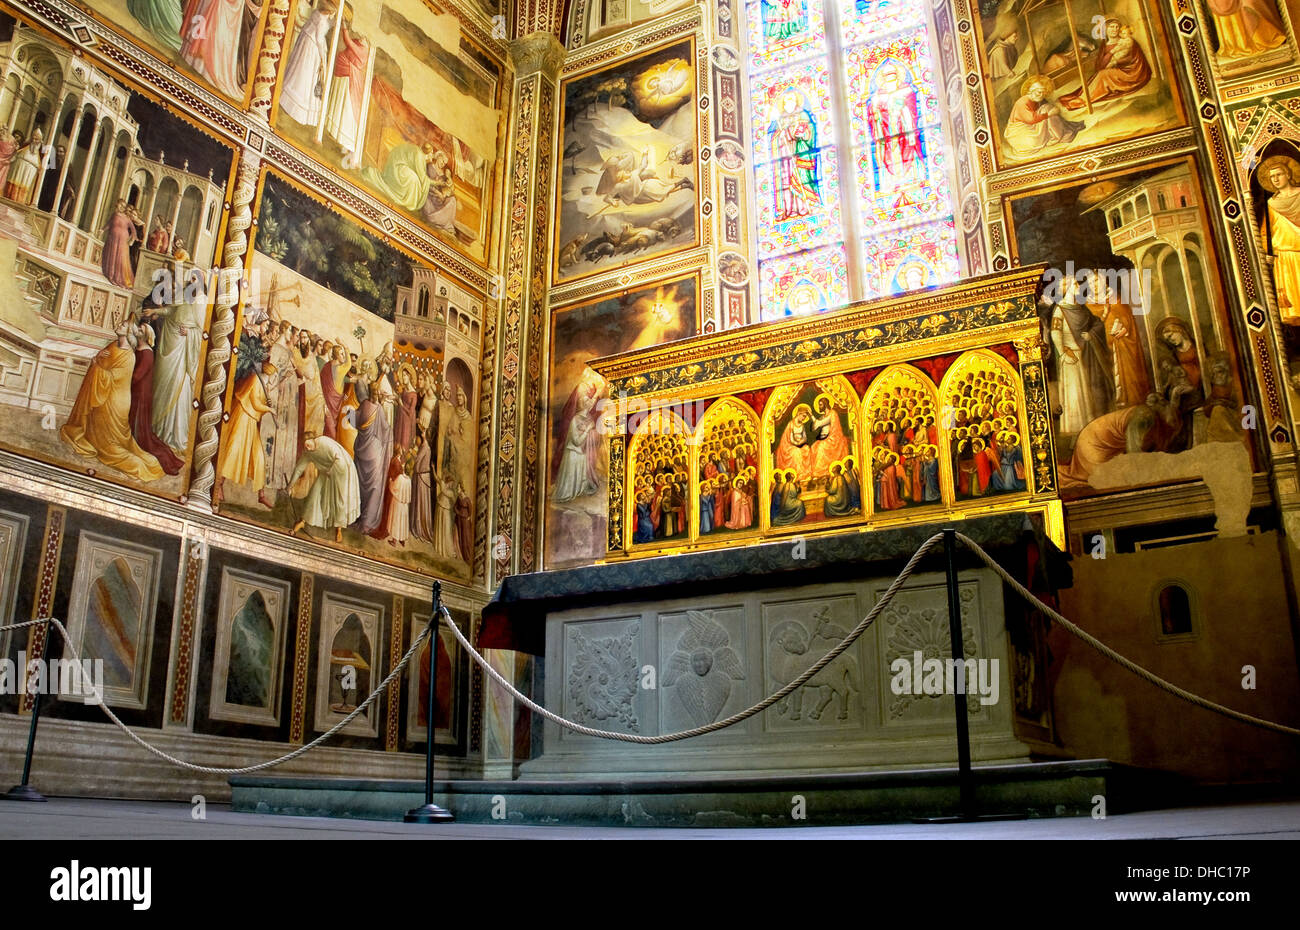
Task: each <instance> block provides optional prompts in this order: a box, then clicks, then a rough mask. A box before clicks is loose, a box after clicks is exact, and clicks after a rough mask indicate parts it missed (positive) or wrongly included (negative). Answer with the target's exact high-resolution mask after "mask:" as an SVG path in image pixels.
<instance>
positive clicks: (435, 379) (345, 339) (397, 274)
mask: <svg viewBox="0 0 1300 930" xmlns="http://www.w3.org/2000/svg"><path fill="white" fill-rule="evenodd" d="M258 226H259V228H258V236H257V241H256V243H255V249H254V253H253V256H252V259H251V262H250V266H249V279H250V282H251V291H252V299H251V300H249V301H248V302H246V303H245V306H244V313H243V319H242V321H241V324H242V325H241V327H240V335H239V349H238V352H237V354H236V359H235V365H234V378H233V384H234V389H233V394H232V397H231V401H230V405H229V411H230V424H231V425H230V428H229V429H228V430H227V431H226V436H225V442H224V446H223V449H222V452H221V456H220V459H219V462H218V467H217V472H218V480H219V482H220V483H219V490H218V498H219V500H220V502H221V506H222V508H223V510H225V511H226V512H230V513H233V514H238V515H240V516H242V517H245V518H251V519H254V520H257V521H259V522H264V523H268V524H270V525H273V526H277V527H280V528H283V529H288V530H290V531H291V532H293V533H295V534H306V535H307V536H309V537H311V538H317V539H320V540H323V541H325V542H332V543H335V544H343V545H346V546H348V547H351V548H354V549H357V550H359V551H362V552H365V553H367V554H370V555H375V556H379V557H382V558H386V559H390V560H395V561H399V562H402V563H405V564H408V565H437V566H439V567H440V569H441V570H443V571H447V572H451V573H454V574H460V575H463V574H465V573H466V572H467V571H468V567H469V562H470V559H471V556H472V550H473V536H474V530H473V527H474V522H473V521H474V518H473V510H474V503H473V497H474V494H473V491H474V477H475V457H476V454H477V431H476V429H475V426H474V424H475V422H476V421H475V420H474V410H475V406H476V399H477V397H478V392H477V388H476V383H477V379H476V378H475V375H474V372H475V371H476V370H477V367H478V343H477V341H475V337H476V336H477V334H478V332H479V330H480V328H481V319H480V317H481V313H482V309H481V305H480V304H478V303H477V302H472V301H471V300H470V299H469V297H468V295H467V294H465V293H464V292H463V291H461V290H460V289H459V288H456V287H455V286H454V285H450V284H449V283H448V282H447V281H445V280H442V279H440V278H439V276H438V275H437V274H436V273H435V272H434V271H433V270H432V269H429V268H426V267H423V266H421V265H419V264H418V263H416V262H414V261H412V260H411V259H410V258H409V257H408V256H406V255H405V254H403V253H400V252H398V251H397V250H395V249H393V248H392V247H391V246H386V245H384V244H383V243H381V242H380V241H379V240H378V239H376V238H375V237H374V236H373V235H371V234H369V233H366V232H364V231H362V230H361V229H360V228H358V227H357V226H356V224H355V223H353V222H352V221H350V220H347V219H344V218H343V217H340V216H339V215H337V214H335V213H333V212H331V211H330V210H329V209H328V208H326V207H325V206H323V205H321V204H320V203H318V202H317V201H315V200H313V199H312V198H311V197H309V196H307V195H306V194H303V193H301V192H299V191H298V190H296V189H294V188H292V187H291V186H289V185H287V184H285V183H284V182H283V181H281V180H280V179H279V178H278V177H276V176H274V175H271V176H269V177H268V178H267V180H266V182H265V186H264V188H263V195H262V201H261V211H260V215H259V223H258Z"/></svg>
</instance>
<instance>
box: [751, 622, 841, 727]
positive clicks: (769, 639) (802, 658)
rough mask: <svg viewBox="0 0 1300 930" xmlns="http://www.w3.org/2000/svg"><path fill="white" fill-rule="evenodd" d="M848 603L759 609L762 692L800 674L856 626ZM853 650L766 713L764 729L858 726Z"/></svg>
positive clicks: (779, 685)
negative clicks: (764, 675)
mask: <svg viewBox="0 0 1300 930" xmlns="http://www.w3.org/2000/svg"><path fill="white" fill-rule="evenodd" d="M858 620H859V617H858V616H857V605H856V601H855V599H854V598H853V597H836V598H816V599H812V600H801V601H785V602H778V603H770V604H764V605H763V661H764V664H765V666H766V670H767V682H768V688H767V689H766V691H767V692H771V691H775V690H777V689H778V688H780V687H781V686H782V685H786V684H788V683H790V682H791V681H793V680H794V679H796V678H798V677H799V675H801V674H803V672H804V671H805V670H807V669H808V668H809V667H810V666H811V665H813V663H815V662H816V661H817V660H818V659H820V658H821V657H822V656H824V655H825V654H826V653H827V652H829V651H830V650H831V649H832V648H833V647H834V646H835V645H836V644H838V643H839V642H840V641H841V640H842V639H844V637H845V636H847V635H848V633H849V630H851V629H852V628H853V627H854V626H856V625H857V622H858ZM857 652H858V645H857V644H856V643H855V644H854V646H852V647H850V649H849V650H848V651H847V652H846V653H845V654H843V655H841V656H839V657H838V658H837V659H836V660H835V661H834V662H832V663H831V664H830V665H828V666H826V668H824V669H822V670H821V671H819V672H818V673H817V674H816V675H814V676H813V677H812V678H811V679H810V680H809V681H808V683H807V684H806V685H804V686H803V687H802V688H800V689H798V690H797V691H795V692H794V693H793V694H790V695H788V696H787V697H785V698H783V699H782V700H781V701H779V702H777V703H776V704H775V705H774V706H773V707H772V708H771V709H769V710H768V711H767V717H766V725H767V728H768V729H781V730H790V729H811V728H816V727H821V728H826V727H835V726H860V725H861V724H862V716H863V714H862V672H861V664H860V662H859V659H858V656H857V654H856V653H857Z"/></svg>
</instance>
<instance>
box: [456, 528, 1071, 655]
mask: <svg viewBox="0 0 1300 930" xmlns="http://www.w3.org/2000/svg"><path fill="white" fill-rule="evenodd" d="M948 526H951V527H954V528H955V529H957V531H958V532H960V533H963V534H964V535H966V536H969V537H970V538H971V539H973V540H975V542H977V543H979V544H980V546H982V547H983V548H984V549H986V550H987V551H988V552H989V554H990V555H992V556H993V557H994V558H995V559H996V560H997V561H998V563H999V564H1000V565H1002V566H1003V567H1004V568H1006V569H1007V570H1008V571H1009V572H1011V574H1012V575H1013V576H1015V577H1016V578H1017V579H1018V580H1019V581H1021V582H1022V583H1023V584H1026V585H1028V586H1029V587H1030V588H1031V590H1035V591H1039V590H1042V591H1045V592H1047V591H1052V590H1054V589H1059V588H1065V587H1069V586H1070V583H1071V572H1070V567H1069V565H1068V559H1069V556H1068V555H1067V554H1065V553H1062V552H1061V550H1059V549H1058V548H1057V547H1056V546H1055V545H1053V544H1052V542H1051V541H1050V540H1049V539H1048V538H1047V536H1046V535H1045V534H1044V532H1043V527H1042V518H1041V516H1040V515H1038V514H1024V513H1003V514H992V515H989V516H983V517H975V518H971V519H967V520H946V521H941V522H935V523H924V524H917V525H908V526H898V527H891V528H888V529H880V530H862V531H858V532H846V533H841V534H837V535H833V536H821V537H813V538H806V539H801V538H800V537H790V538H788V539H784V540H780V541H769V542H764V543H761V544H755V545H749V546H738V547H735V548H730V549H709V550H704V551H698V552H683V553H679V554H676V555H668V556H659V557H654V558H642V559H624V560H620V561H618V562H608V563H605V564H602V565H591V566H586V567H583V568H570V569H562V570H558V571H547V572H532V573H529V574H523V575H511V576H510V577H508V578H506V579H505V580H504V581H503V582H502V583H501V586H500V587H499V588H498V589H497V591H496V593H495V595H493V597H492V600H490V601H489V602H488V603H487V605H486V606H485V607H484V608H483V626H482V628H481V630H480V632H479V641H478V646H479V648H480V649H512V650H515V651H518V652H528V653H532V654H533V655H543V654H545V651H546V649H545V630H546V617H547V615H548V614H550V613H554V612H556V611H559V610H568V609H570V608H574V607H587V606H593V605H604V604H617V603H633V602H637V601H647V600H659V599H666V598H669V597H674V596H684V595H690V594H721V593H727V592H734V591H744V590H752V589H755V588H759V587H793V586H797V585H803V584H815V583H817V582H828V581H844V580H849V579H857V578H863V577H869V576H877V577H883V576H887V575H893V574H896V573H897V572H898V571H899V570H901V569H902V567H903V565H905V564H906V562H907V560H908V559H910V558H911V557H912V554H913V553H914V552H916V550H917V549H919V548H920V547H921V544H922V543H924V542H925V541H926V540H927V539H929V538H930V537H931V536H933V535H934V534H935V533H938V532H940V531H941V530H943V529H944V527H948ZM800 550H802V551H800ZM977 562H978V560H977V558H976V557H975V555H974V554H973V553H971V552H970V551H969V550H967V549H966V548H965V547H959V548H958V565H959V566H960V567H963V568H968V567H973V566H974V565H975V564H977ZM981 564H982V563H981ZM943 565H944V553H943V547H942V546H941V545H940V546H938V547H936V548H935V549H933V550H931V552H930V553H929V554H927V555H926V557H925V559H924V560H922V562H921V565H920V566H919V567H918V568H919V570H923V571H941V570H942V569H943ZM1035 567H1037V569H1038V570H1035ZM1044 570H1045V573H1044ZM1033 576H1038V577H1033Z"/></svg>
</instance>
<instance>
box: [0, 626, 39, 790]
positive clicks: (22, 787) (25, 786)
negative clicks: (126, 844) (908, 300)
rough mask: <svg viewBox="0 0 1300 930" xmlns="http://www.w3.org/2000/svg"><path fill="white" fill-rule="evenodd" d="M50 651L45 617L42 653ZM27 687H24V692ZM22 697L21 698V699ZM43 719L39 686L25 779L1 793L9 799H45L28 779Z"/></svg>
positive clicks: (33, 711) (24, 765)
mask: <svg viewBox="0 0 1300 930" xmlns="http://www.w3.org/2000/svg"><path fill="white" fill-rule="evenodd" d="M49 651H50V618H49V617H46V618H45V648H44V650H42V655H45V654H46V653H48V652H49ZM22 675H23V676H24V678H26V676H27V670H26V669H23V671H22ZM26 690H27V689H26V688H24V689H23V691H24V693H25V692H26ZM21 700H22V699H21V698H19V701H21ZM20 706H21V705H20ZM40 721H41V689H40V688H37V689H36V693H35V694H34V695H33V696H32V722H31V724H30V725H29V726H28V727H27V755H26V757H24V759H23V780H22V782H21V783H20V784H17V785H14V786H13V787H12V788H10V789H9V791H8V792H6V793H5V794H2V795H0V798H4V799H6V800H9V801H44V800H45V795H43V794H41V793H40V792H39V791H37V790H36V789H35V788H33V787H32V786H31V785H29V784H28V783H27V782H28V779H30V778H31V776H32V752H33V751H34V750H35V749H36V725H37V724H38V723H40Z"/></svg>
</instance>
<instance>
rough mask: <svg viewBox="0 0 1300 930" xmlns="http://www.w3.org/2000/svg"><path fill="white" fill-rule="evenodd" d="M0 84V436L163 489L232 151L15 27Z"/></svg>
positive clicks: (172, 469) (187, 418) (178, 460)
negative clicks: (2, 293) (0, 430)
mask: <svg viewBox="0 0 1300 930" xmlns="http://www.w3.org/2000/svg"><path fill="white" fill-rule="evenodd" d="M0 74H3V78H2V80H3V85H2V87H0V127H2V128H0V153H7V154H0V161H3V162H4V163H5V166H6V167H5V171H4V174H3V177H4V185H3V199H0V225H2V232H3V237H4V240H5V241H4V243H3V248H4V251H5V253H6V256H5V259H6V261H9V262H12V263H13V266H14V268H15V270H16V273H17V274H16V277H14V278H13V279H11V281H10V283H9V284H8V285H7V287H8V294H7V296H6V297H5V299H4V301H3V307H2V308H0V404H2V405H3V408H4V410H5V411H6V413H5V419H6V422H7V424H8V425H9V428H8V429H7V430H6V435H5V439H4V442H5V444H6V445H8V446H10V447H11V448H19V449H23V450H26V451H30V452H33V453H35V454H37V455H40V456H41V457H43V458H49V459H54V460H57V461H61V462H64V463H66V464H70V465H73V466H74V467H76V468H79V469H82V470H93V471H95V472H97V473H102V474H104V475H105V476H106V477H110V478H112V479H115V480H128V481H132V482H136V483H143V484H147V485H149V486H151V487H153V488H156V489H157V490H159V491H161V492H164V493H171V494H173V495H174V494H177V493H179V492H181V491H182V490H183V487H184V484H183V483H184V481H185V479H186V477H187V475H186V474H185V464H186V462H187V460H188V455H189V449H190V438H191V428H192V425H191V420H192V418H193V415H194V405H195V399H196V397H197V396H198V389H199V377H200V371H199V365H200V362H201V359H202V355H203V338H202V337H203V328H204V326H205V325H206V319H207V314H208V303H209V301H210V299H211V296H212V292H213V291H214V290H215V287H214V284H215V282H213V281H212V279H211V269H212V267H213V260H214V258H215V257H216V249H217V242H218V237H219V235H220V231H221V225H222V220H223V200H224V196H225V186H226V183H227V180H228V176H229V172H230V165H231V154H230V151H229V150H228V149H226V148H224V147H223V146H221V145H219V144H218V143H216V142H214V141H212V140H211V139H209V138H208V137H207V136H206V135H204V134H203V133H201V132H200V131H199V130H197V129H195V128H193V127H191V126H190V125H188V124H187V123H185V122H184V121H182V120H180V119H178V118H176V117H174V116H170V115H168V114H167V113H165V112H163V110H162V109H161V108H159V107H158V106H157V105H155V104H153V103H150V102H149V101H148V100H146V99H144V98H143V97H141V96H139V95H137V94H135V93H133V92H132V91H130V90H129V89H128V88H127V87H125V86H124V85H123V84H121V83H120V82H118V81H117V80H115V79H114V78H113V77H112V76H111V75H110V74H108V73H107V72H105V71H102V70H99V69H98V68H95V67H93V66H92V65H90V64H89V63H88V62H86V61H85V60H84V59H80V58H76V57H74V56H73V55H72V53H71V52H70V51H69V50H68V49H66V48H65V47H63V46H61V45H59V44H57V43H55V42H52V41H50V40H48V39H46V38H44V37H42V36H40V35H39V34H38V33H36V32H34V31H33V30H31V29H29V28H27V27H25V26H17V27H14V28H12V29H10V30H9V35H8V40H7V41H6V42H4V43H3V44H0ZM160 285H161V286H160Z"/></svg>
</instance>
